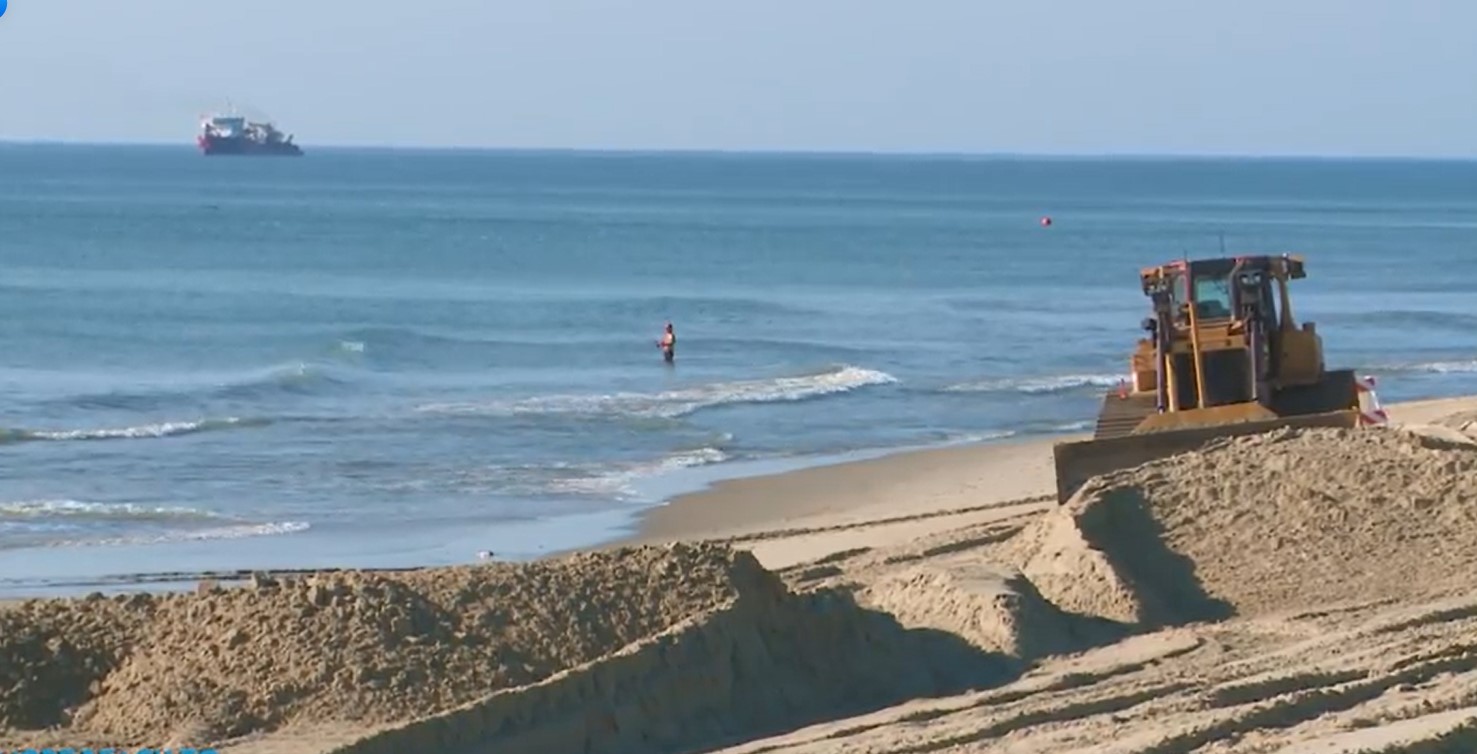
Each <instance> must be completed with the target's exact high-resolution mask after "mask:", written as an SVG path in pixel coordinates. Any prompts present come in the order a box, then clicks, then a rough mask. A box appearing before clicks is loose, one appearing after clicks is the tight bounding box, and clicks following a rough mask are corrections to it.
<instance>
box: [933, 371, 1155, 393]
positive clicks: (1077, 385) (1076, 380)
mask: <svg viewBox="0 0 1477 754" xmlns="http://www.w3.org/2000/svg"><path fill="white" fill-rule="evenodd" d="M1124 379H1126V378H1125V377H1124V376H1123V375H1120V374H1063V375H1056V376H1051V377H1013V378H1003V379H994V380H979V381H975V382H963V383H959V384H957V385H950V386H948V387H946V388H944V392H946V393H1006V392H1016V393H1027V394H1031V395H1039V394H1043V393H1062V392H1066V391H1069V390H1081V389H1084V388H1090V387H1091V388H1108V387H1116V386H1117V385H1118V383H1119V382H1122V381H1123V380H1124Z"/></svg>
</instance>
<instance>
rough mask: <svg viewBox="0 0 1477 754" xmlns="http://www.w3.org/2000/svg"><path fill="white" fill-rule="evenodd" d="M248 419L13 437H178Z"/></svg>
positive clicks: (37, 431)
mask: <svg viewBox="0 0 1477 754" xmlns="http://www.w3.org/2000/svg"><path fill="white" fill-rule="evenodd" d="M247 424H249V422H247V421H246V420H245V419H241V418H239V417H235V416H231V417H226V418H224V419H200V420H197V421H171V422H157V423H154V424H140V425H138V426H133V427H104V428H100V429H23V430H15V431H13V432H12V436H13V437H14V438H15V439H19V440H52V441H66V440H136V439H148V438H159V437H175V436H178V435H189V434H194V433H196V432H209V431H211V430H215V429H226V428H229V427H236V426H243V425H247Z"/></svg>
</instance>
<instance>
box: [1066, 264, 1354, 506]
mask: <svg viewBox="0 0 1477 754" xmlns="http://www.w3.org/2000/svg"><path fill="white" fill-rule="evenodd" d="M1305 276H1306V272H1305V271H1304V267H1303V259H1302V258H1301V257H1298V256H1295V255H1289V254H1282V255H1275V256H1274V255H1262V256H1237V257H1223V258H1216V259H1200V260H1194V261H1191V260H1188V259H1186V260H1182V261H1176V262H1170V263H1168V264H1163V265H1159V266H1156V267H1148V268H1145V269H1143V270H1141V271H1140V272H1139V278H1140V280H1141V282H1142V284H1143V292H1144V295H1145V296H1147V297H1148V298H1149V300H1150V302H1151V304H1152V309H1153V314H1152V316H1150V317H1148V318H1146V319H1145V320H1144V321H1143V329H1144V330H1145V331H1146V332H1147V337H1144V338H1142V339H1140V340H1139V341H1138V347H1137V348H1136V349H1135V350H1134V352H1133V355H1132V357H1131V358H1130V360H1129V375H1128V379H1126V380H1124V382H1123V384H1122V385H1120V387H1119V388H1118V389H1117V390H1111V391H1109V392H1108V393H1107V394H1106V395H1104V396H1103V404H1102V410H1101V412H1100V414H1099V415H1098V419H1097V425H1096V428H1095V430H1094V432H1093V437H1092V439H1090V440H1082V441H1078V442H1065V443H1059V444H1058V445H1057V446H1056V447H1055V449H1054V455H1055V461H1056V481H1057V500H1058V502H1059V503H1064V502H1066V501H1067V500H1068V499H1069V498H1070V497H1071V495H1072V493H1073V492H1075V491H1076V490H1077V489H1078V488H1079V487H1081V486H1082V484H1083V483H1084V482H1086V481H1087V480H1088V479H1090V478H1091V477H1093V476H1096V475H1099V474H1105V473H1108V472H1111V471H1115V470H1118V469H1123V468H1129V467H1133V466H1137V465H1139V464H1142V463H1146V462H1148V461H1151V460H1154V459H1156V458H1161V457H1164V456H1168V455H1173V454H1175V453H1180V452H1184V451H1188V450H1193V449H1195V448H1197V447H1199V446H1201V445H1203V444H1205V443H1206V442H1208V441H1210V440H1213V439H1216V438H1220V437H1228V436H1235V435H1248V434H1256V433H1261V432H1266V431H1268V430H1272V429H1276V428H1279V427H1350V428H1352V427H1357V426H1361V425H1362V423H1363V421H1362V419H1361V416H1362V412H1361V410H1360V406H1361V399H1360V393H1359V385H1358V381H1357V380H1356V378H1355V375H1354V372H1353V370H1337V371H1328V370H1326V369H1325V368H1324V363H1323V339H1322V337H1321V336H1319V334H1318V332H1317V330H1316V329H1315V328H1314V325H1313V323H1312V322H1305V323H1303V324H1302V325H1301V326H1299V325H1298V324H1297V323H1296V321H1295V320H1294V319H1293V315H1292V302H1291V300H1290V298H1289V297H1288V281H1290V280H1297V279H1300V278H1303V277H1305Z"/></svg>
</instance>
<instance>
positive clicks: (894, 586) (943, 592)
mask: <svg viewBox="0 0 1477 754" xmlns="http://www.w3.org/2000/svg"><path fill="white" fill-rule="evenodd" d="M861 597H862V600H863V601H864V602H865V604H867V605H869V606H874V607H876V608H877V609H879V610H882V611H885V612H887V613H889V614H891V615H893V616H895V617H896V618H897V619H898V620H899V621H900V622H902V623H903V624H904V625H907V626H916V627H927V628H933V629H938V630H940V631H947V632H949V633H951V634H954V635H956V636H959V637H961V638H963V639H965V640H966V641H969V642H970V643H971V644H973V645H974V646H976V647H979V648H980V649H982V650H986V651H990V652H998V653H1000V654H1001V655H1005V656H1008V657H1014V658H1017V659H1020V660H1026V661H1029V660H1034V659H1037V658H1040V657H1044V656H1047V655H1052V654H1063V653H1069V652H1074V651H1076V650H1078V649H1081V648H1083V647H1086V646H1090V645H1093V644H1096V643H1098V642H1101V641H1105V640H1107V639H1109V638H1110V637H1112V636H1116V633H1115V632H1113V631H1111V630H1110V628H1109V627H1108V626H1105V625H1102V624H1101V623H1100V622H1096V621H1092V620H1088V619H1084V618H1082V617H1080V616H1074V615H1068V614H1066V613H1064V612H1062V611H1061V610H1060V609H1058V608H1057V607H1056V606H1055V605H1053V604H1051V603H1050V602H1047V601H1046V600H1045V599H1044V598H1043V597H1042V596H1041V594H1040V593H1039V592H1038V591H1037V590H1036V587H1035V586H1034V585H1033V584H1032V583H1031V582H1030V581H1029V580H1027V579H1026V578H1025V577H1024V576H1022V575H1021V573H1020V572H1019V571H1017V570H1015V569H1014V568H1011V567H1009V566H1003V565H1000V564H996V563H989V562H984V561H980V560H978V559H976V558H968V559H959V560H955V561H952V562H948V563H944V564H930V565H924V566H917V567H914V568H909V569H906V570H904V571H902V572H900V573H897V574H895V575H892V576H888V577H885V578H883V579H881V580H879V581H878V582H877V583H875V584H871V585H869V586H868V587H866V588H865V589H864V590H863V591H862V594H861Z"/></svg>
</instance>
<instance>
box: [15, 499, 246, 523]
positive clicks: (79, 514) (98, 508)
mask: <svg viewBox="0 0 1477 754" xmlns="http://www.w3.org/2000/svg"><path fill="white" fill-rule="evenodd" d="M219 518H222V517H221V516H220V515H218V514H215V513H211V512H209V511H203V510H199V509H197V508H184V507H173V506H153V505H139V504H137V503H93V502H86V501H83V500H69V499H48V500H16V501H12V502H0V519H11V520H16V519H23V520H34V519H66V520H70V521H77V520H83V519H85V520H93V521H119V520H130V521H167V520H191V519H193V520H201V519H219Z"/></svg>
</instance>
